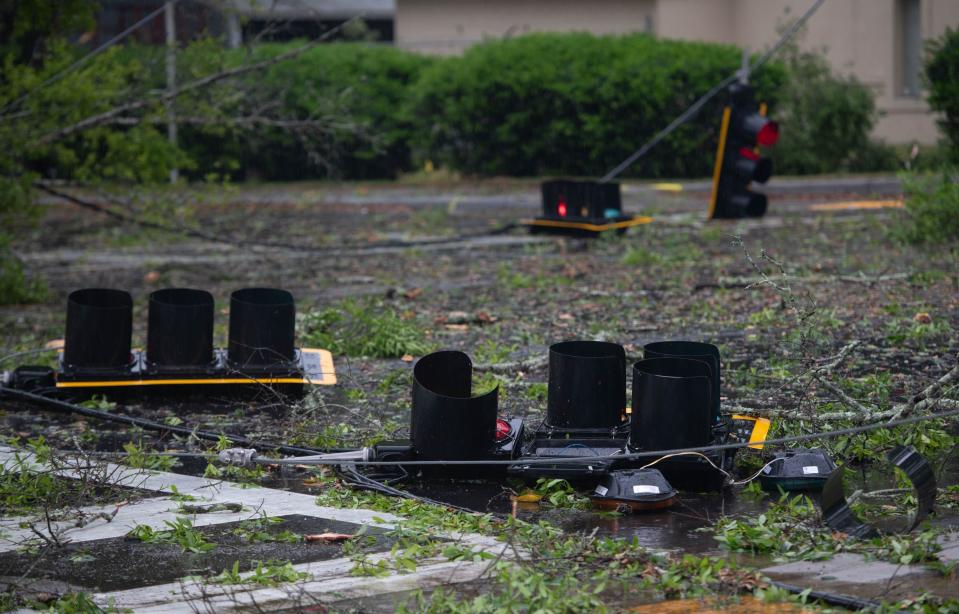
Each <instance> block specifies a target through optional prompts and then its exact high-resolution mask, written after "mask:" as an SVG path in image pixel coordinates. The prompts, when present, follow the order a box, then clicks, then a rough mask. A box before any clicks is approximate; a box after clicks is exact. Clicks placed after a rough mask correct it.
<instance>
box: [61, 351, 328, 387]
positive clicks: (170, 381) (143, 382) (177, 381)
mask: <svg viewBox="0 0 959 614" xmlns="http://www.w3.org/2000/svg"><path fill="white" fill-rule="evenodd" d="M300 353H301V357H300V362H301V365H302V368H303V375H302V376H294V377H283V376H277V377H273V376H270V377H236V376H235V375H234V376H233V377H195V378H190V377H180V378H175V377H170V378H162V377H158V378H137V379H122V380H120V379H114V380H111V379H103V380H94V379H90V380H87V379H84V380H78V381H64V382H61V381H58V382H57V388H119V387H136V386H204V385H223V384H232V385H237V384H264V385H267V386H269V385H276V384H301V385H306V386H332V385H334V384H336V370H335V368H334V367H333V355H332V354H331V353H330V351H329V350H321V349H314V348H301V349H300Z"/></svg>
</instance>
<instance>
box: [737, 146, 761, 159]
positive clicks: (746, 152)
mask: <svg viewBox="0 0 959 614" xmlns="http://www.w3.org/2000/svg"><path fill="white" fill-rule="evenodd" d="M739 155H741V156H742V157H744V158H748V159H750V160H758V159H759V154H758V153H756V152H755V151H753V150H752V149H750V148H748V147H740V148H739Z"/></svg>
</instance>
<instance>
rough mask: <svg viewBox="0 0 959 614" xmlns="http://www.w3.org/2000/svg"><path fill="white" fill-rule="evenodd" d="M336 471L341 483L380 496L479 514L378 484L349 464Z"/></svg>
mask: <svg viewBox="0 0 959 614" xmlns="http://www.w3.org/2000/svg"><path fill="white" fill-rule="evenodd" d="M336 471H337V473H338V474H339V475H340V477H341V478H342V479H343V481H344V482H346V483H347V484H349V485H350V486H354V487H357V488H362V489H365V490H372V491H374V492H378V493H380V494H384V495H388V496H391V497H400V498H402V499H412V500H414V501H419V502H421V503H428V504H430V505H439V506H442V507H448V508H451V509H454V510H457V511H460V512H465V513H467V514H478V513H480V512H477V511H476V510H471V509H469V508H467V507H461V506H459V505H455V504H453V503H447V502H444V501H437V500H435V499H430V498H429V497H423V496H421V495H414V494H413V493H411V492H408V491H405V490H402V489H399V488H395V487H393V486H388V485H386V484H384V483H383V482H379V481H377V480H374V479H373V478H371V477H369V476H366V475H363V474H362V473H360V472H359V471H357V470H356V469H355V468H354V467H352V466H351V464H350V465H339V466H338V467H337V468H336Z"/></svg>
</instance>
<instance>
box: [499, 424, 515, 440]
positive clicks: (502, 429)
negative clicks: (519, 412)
mask: <svg viewBox="0 0 959 614" xmlns="http://www.w3.org/2000/svg"><path fill="white" fill-rule="evenodd" d="M512 432H513V427H511V426H510V425H509V422H507V421H506V420H503V419H502V418H497V419H496V441H503V440H504V439H506V438H507V437H509V436H510V434H511V433H512Z"/></svg>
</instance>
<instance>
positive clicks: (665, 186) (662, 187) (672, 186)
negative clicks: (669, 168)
mask: <svg viewBox="0 0 959 614" xmlns="http://www.w3.org/2000/svg"><path fill="white" fill-rule="evenodd" d="M651 187H652V188H653V189H654V190H656V191H657V192H682V191H683V184H681V183H654V184H653V185H652V186H651Z"/></svg>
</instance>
